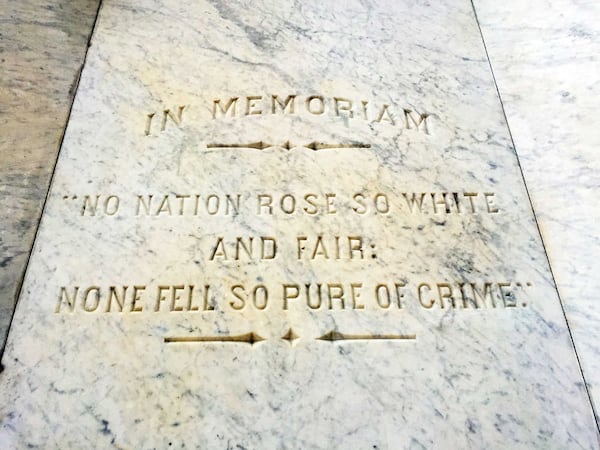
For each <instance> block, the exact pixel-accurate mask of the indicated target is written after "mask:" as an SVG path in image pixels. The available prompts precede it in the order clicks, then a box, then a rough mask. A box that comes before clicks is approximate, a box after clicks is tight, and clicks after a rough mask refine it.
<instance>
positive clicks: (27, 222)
mask: <svg viewBox="0 0 600 450" xmlns="http://www.w3.org/2000/svg"><path fill="white" fill-rule="evenodd" d="M97 9H98V0H23V1H18V2H15V1H11V0H0V11H1V14H0V15H1V17H0V105H2V106H1V107H0V211H2V213H1V214H0V351H1V349H3V348H4V342H5V338H6V334H7V333H8V326H9V324H10V319H11V317H12V312H13V308H14V306H15V303H16V300H17V299H16V297H17V293H18V291H19V287H20V285H21V280H22V278H23V273H24V272H25V265H26V264H27V259H28V257H29V252H30V250H31V246H32V245H33V238H34V236H35V231H36V229H37V225H38V223H39V219H40V215H41V213H42V205H43V203H44V199H45V198H46V194H47V192H48V187H49V185H50V177H51V174H52V169H53V168H54V163H55V161H56V154H57V152H58V147H59V145H60V141H61V138H62V134H63V132H64V129H65V126H66V122H67V118H68V114H69V108H70V106H71V102H72V100H73V96H74V95H75V87H76V85H77V79H78V77H79V70H80V69H81V65H82V64H83V58H84V56H85V50H86V49H87V43H88V39H89V36H90V34H91V32H92V26H93V24H94V18H95V17H96V12H97Z"/></svg>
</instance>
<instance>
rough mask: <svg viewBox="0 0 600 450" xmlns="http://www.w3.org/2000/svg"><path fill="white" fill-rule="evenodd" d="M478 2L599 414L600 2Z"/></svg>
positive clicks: (511, 124)
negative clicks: (599, 118) (599, 191)
mask: <svg viewBox="0 0 600 450" xmlns="http://www.w3.org/2000/svg"><path fill="white" fill-rule="evenodd" d="M475 6H476V9H477V13H478V17H479V20H480V24H481V27H482V31H483V35H484V37H485V41H486V44H487V49H488V52H489V56H490V59H491V61H492V65H493V68H494V72H495V75H496V80H497V82H498V88H499V90H500V94H501V97H502V100H503V102H504V106H505V109H506V113H507V116H508V123H509V125H510V129H511V131H512V135H513V138H514V140H515V145H516V150H517V153H518V155H519V159H520V161H521V166H522V168H523V173H524V176H525V180H526V181H527V185H528V188H529V192H530V194H531V199H532V202H533V205H534V209H535V212H536V215H537V218H538V222H539V225H540V230H541V233H542V237H543V240H544V242H545V246H546V249H547V251H548V256H549V258H550V263H551V266H552V269H553V272H554V276H555V279H556V283H557V286H558V291H559V293H560V295H561V297H562V301H563V304H564V308H565V313H566V315H567V319H568V321H569V324H570V327H571V331H572V333H573V339H574V341H575V347H576V349H577V352H578V355H579V359H580V361H581V366H582V369H583V373H584V377H585V380H586V382H587V385H588V388H589V391H590V394H591V396H592V399H593V402H594V404H595V412H596V417H597V420H598V408H599V407H600V344H599V343H600V331H599V330H600V326H599V325H600V298H599V295H598V292H600V278H599V277H598V274H599V273H600V262H599V261H600V239H599V235H600V228H599V226H598V224H599V223H600V205H599V203H598V199H597V192H598V190H599V189H600V175H599V174H600V159H599V158H598V150H597V149H598V147H599V146H600V128H598V126H597V117H598V98H600V87H599V86H600V58H599V57H598V55H600V35H599V33H598V26H597V24H598V21H599V20H600V4H598V2H593V1H583V2H577V3H573V2H569V1H563V0H551V1H548V0H536V1H532V2H527V4H524V3H518V2H493V1H488V0H476V1H475Z"/></svg>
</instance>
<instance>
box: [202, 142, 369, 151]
mask: <svg viewBox="0 0 600 450" xmlns="http://www.w3.org/2000/svg"><path fill="white" fill-rule="evenodd" d="M271 147H279V148H283V149H286V150H291V149H293V148H297V147H305V148H308V149H310V150H313V151H318V150H332V149H341V148H371V144H364V143H362V142H354V141H352V142H342V143H338V144H328V143H326V142H316V141H313V142H310V143H308V144H303V145H294V144H292V143H290V141H285V142H284V143H283V144H281V145H279V144H269V143H268V142H263V141H258V142H249V143H247V144H222V143H216V144H215V143H210V144H206V148H222V149H227V148H246V149H251V150H265V149H267V148H271Z"/></svg>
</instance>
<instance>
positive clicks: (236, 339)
mask: <svg viewBox="0 0 600 450" xmlns="http://www.w3.org/2000/svg"><path fill="white" fill-rule="evenodd" d="M416 338H417V337H416V336H415V335H414V334H364V335H363V334H345V333H340V332H339V331H330V332H328V333H325V334H324V335H323V336H321V337H318V338H316V340H318V341H329V342H335V341H374V340H379V341H391V340H415V339H416ZM281 339H283V340H284V341H288V342H289V343H290V344H293V343H294V342H295V341H296V340H297V339H300V336H298V335H297V334H296V333H295V332H294V330H292V329H291V328H290V329H289V330H288V331H287V333H286V334H284V335H283V336H282V337H281ZM164 341H165V343H167V344H183V343H209V342H220V343H238V344H250V345H254V344H256V343H258V342H261V341H266V339H265V338H263V337H261V336H259V335H258V334H256V333H254V332H250V333H246V334H239V335H236V336H171V337H165V338H164Z"/></svg>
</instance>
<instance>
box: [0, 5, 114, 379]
mask: <svg viewBox="0 0 600 450" xmlns="http://www.w3.org/2000/svg"><path fill="white" fill-rule="evenodd" d="M102 1H103V0H98V7H97V8H96V14H95V16H94V22H93V24H92V27H91V30H90V33H89V36H88V39H87V43H86V47H85V54H84V55H83V61H82V63H81V66H80V68H79V72H78V73H77V75H76V79H75V81H74V83H73V88H72V89H73V95H72V97H71V103H70V105H69V111H68V113H67V120H66V121H65V125H64V127H63V130H62V134H61V136H60V141H59V144H58V151H57V152H56V158H55V159H54V165H53V167H52V173H51V174H50V182H49V184H48V189H47V190H46V196H45V197H44V201H43V203H42V211H41V214H40V216H39V218H38V220H37V227H36V230H35V235H34V237H33V241H32V243H31V247H30V248H29V254H28V255H27V261H26V263H25V268H24V269H23V273H22V274H21V279H20V280H19V287H18V289H17V292H16V295H15V303H14V306H13V310H12V315H11V317H10V321H9V322H8V327H7V329H6V335H5V336H4V342H3V344H2V348H0V373H2V372H3V371H4V366H3V365H2V358H3V357H4V351H5V350H6V344H7V342H8V338H9V336H10V329H11V327H12V322H13V320H14V317H15V312H16V310H17V306H18V304H19V300H20V298H21V292H22V290H23V282H24V281H25V278H26V275H27V271H28V270H29V263H30V261H31V255H32V254H33V249H34V248H35V244H36V242H37V239H38V234H39V231H40V224H41V222H42V218H43V217H44V212H45V211H46V205H47V203H48V197H49V196H50V191H51V190H52V183H53V182H54V174H55V172H56V166H57V165H58V160H59V158H60V151H61V150H62V146H63V142H64V140H65V133H66V130H67V126H68V125H69V122H70V121H71V114H72V112H73V104H74V103H75V97H76V96H77V92H78V90H79V82H80V80H81V74H82V72H83V69H84V67H85V63H86V61H87V55H88V51H89V49H90V45H91V42H92V38H93V36H94V33H95V31H96V26H97V24H98V17H99V16H100V10H101V8H102Z"/></svg>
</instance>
